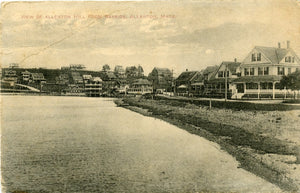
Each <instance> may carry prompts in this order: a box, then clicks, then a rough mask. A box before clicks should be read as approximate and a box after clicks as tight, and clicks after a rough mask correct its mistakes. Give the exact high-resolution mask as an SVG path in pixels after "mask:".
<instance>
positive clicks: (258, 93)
mask: <svg viewBox="0 0 300 193" xmlns="http://www.w3.org/2000/svg"><path fill="white" fill-rule="evenodd" d="M257 84H258V92H257V98H258V99H259V98H260V96H259V95H260V82H259V83H257Z"/></svg>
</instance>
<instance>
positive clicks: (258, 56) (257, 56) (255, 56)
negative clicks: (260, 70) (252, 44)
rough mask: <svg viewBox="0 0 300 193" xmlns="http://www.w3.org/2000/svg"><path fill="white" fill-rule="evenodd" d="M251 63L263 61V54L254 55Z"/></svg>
mask: <svg viewBox="0 0 300 193" xmlns="http://www.w3.org/2000/svg"><path fill="white" fill-rule="evenodd" d="M251 61H252V62H255V61H261V53H253V54H252V57H251Z"/></svg>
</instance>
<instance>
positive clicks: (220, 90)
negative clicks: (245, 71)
mask: <svg viewBox="0 0 300 193" xmlns="http://www.w3.org/2000/svg"><path fill="white" fill-rule="evenodd" d="M240 65H241V63H240V62H237V61H236V60H235V61H234V62H230V61H229V62H227V61H225V62H222V63H221V64H220V66H219V68H218V69H217V70H216V71H215V72H214V73H213V74H212V76H211V77H210V78H209V79H208V81H207V82H206V84H205V94H206V95H207V96H212V97H220V98H224V97H225V82H226V79H227V97H229V98H230V97H231V95H232V89H234V87H233V85H232V84H231V83H232V81H233V80H234V79H236V78H238V77H240V75H241V74H240Z"/></svg>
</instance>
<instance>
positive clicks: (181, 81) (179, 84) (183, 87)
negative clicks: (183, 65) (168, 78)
mask: <svg viewBox="0 0 300 193" xmlns="http://www.w3.org/2000/svg"><path fill="white" fill-rule="evenodd" d="M199 76H202V75H201V73H200V72H199V71H188V70H186V71H185V72H182V73H181V74H180V75H179V76H178V78H176V79H175V95H179V96H189V95H191V94H192V84H193V83H196V82H197V80H199Z"/></svg>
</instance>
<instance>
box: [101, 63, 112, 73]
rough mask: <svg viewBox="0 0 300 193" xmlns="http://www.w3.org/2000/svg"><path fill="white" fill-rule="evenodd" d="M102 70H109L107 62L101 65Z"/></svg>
mask: <svg viewBox="0 0 300 193" xmlns="http://www.w3.org/2000/svg"><path fill="white" fill-rule="evenodd" d="M102 70H103V71H104V72H107V71H109V70H110V67H109V65H108V64H105V65H103V67H102Z"/></svg>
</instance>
